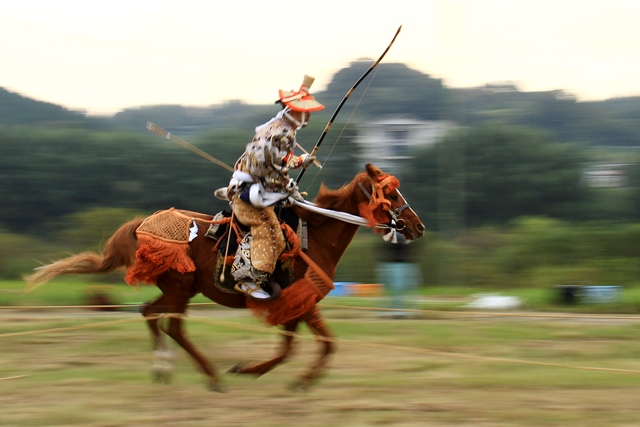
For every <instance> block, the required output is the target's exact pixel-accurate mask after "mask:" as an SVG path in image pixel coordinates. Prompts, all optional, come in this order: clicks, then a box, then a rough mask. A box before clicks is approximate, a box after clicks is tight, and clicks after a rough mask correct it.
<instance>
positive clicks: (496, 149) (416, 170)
mask: <svg viewBox="0 0 640 427" xmlns="http://www.w3.org/2000/svg"><path fill="white" fill-rule="evenodd" d="M586 159H587V157H586V155H585V153H584V152H583V151H581V150H580V149H578V148H577V147H574V146H570V145H558V144H553V143H551V142H550V141H549V139H548V137H547V136H546V134H544V133H542V132H539V131H533V130H527V129H517V128H496V127H481V128H471V129H465V130H462V131H458V132H455V133H452V134H450V135H449V136H448V137H446V138H445V140H443V141H442V142H440V143H438V144H436V145H434V146H431V147H427V148H424V149H421V150H419V151H418V152H416V154H415V158H414V159H413V161H412V162H411V164H410V166H409V168H408V170H409V171H410V172H409V173H406V174H403V175H402V176H401V179H402V183H403V187H404V186H409V187H410V188H411V189H412V195H413V197H414V199H415V198H416V195H417V202H414V205H415V208H417V211H418V212H425V213H426V217H424V218H423V221H425V223H426V224H427V226H428V227H429V228H431V229H439V230H457V229H461V228H463V227H465V226H470V227H475V226H479V225H483V224H491V223H493V224H504V223H506V222H508V221H509V220H511V219H512V218H517V217H519V216H523V215H544V216H551V217H558V218H576V216H577V214H579V213H580V211H579V210H578V209H577V207H580V205H581V204H583V203H585V202H586V200H587V193H586V190H585V187H584V186H583V185H582V183H581V175H582V170H583V167H584V164H585V161H586ZM576 211H578V212H576Z"/></svg>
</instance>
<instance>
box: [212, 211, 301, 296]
mask: <svg viewBox="0 0 640 427" xmlns="http://www.w3.org/2000/svg"><path fill="white" fill-rule="evenodd" d="M230 216H231V212H229V211H221V212H219V213H218V214H216V215H215V216H214V220H217V221H221V220H223V219H224V218H229V217H230ZM281 219H282V217H281ZM297 219H298V218H297V216H296V217H293V216H288V217H287V220H282V222H281V228H282V232H283V234H284V237H285V243H286V247H285V250H284V251H283V253H282V254H281V255H280V258H279V259H278V262H277V264H276V268H275V270H274V271H273V274H272V275H271V276H270V278H269V282H268V283H265V284H263V288H264V289H265V291H266V292H267V293H269V294H270V295H274V294H276V293H277V294H279V293H280V292H281V291H282V290H283V289H286V288H288V287H289V286H291V285H292V284H293V281H294V276H293V274H294V270H293V259H294V257H295V255H296V254H297V252H298V251H299V248H300V244H301V243H300V238H299V237H298V235H297V234H296V233H295V232H294V231H293V228H292V226H291V225H290V224H294V223H295V222H297ZM229 227H231V230H229ZM298 228H299V229H300V230H304V228H303V227H298ZM248 233H249V227H246V226H244V225H242V224H239V223H238V222H235V223H233V224H230V223H229V222H221V223H212V224H211V225H210V226H209V229H208V230H207V232H206V234H205V236H207V237H208V238H210V239H212V240H214V241H215V242H216V246H215V251H216V253H217V255H216V268H215V274H214V278H213V280H214V284H215V286H216V287H217V288H218V289H220V290H221V291H223V292H227V293H234V294H235V293H239V292H238V291H237V290H236V289H235V285H236V284H237V281H235V280H234V279H233V276H232V274H231V267H232V265H233V262H234V259H235V254H236V251H237V250H238V247H239V242H240V241H241V240H242V239H243V238H244V237H245V236H246V235H247V234H248ZM225 254H226V256H225Z"/></svg>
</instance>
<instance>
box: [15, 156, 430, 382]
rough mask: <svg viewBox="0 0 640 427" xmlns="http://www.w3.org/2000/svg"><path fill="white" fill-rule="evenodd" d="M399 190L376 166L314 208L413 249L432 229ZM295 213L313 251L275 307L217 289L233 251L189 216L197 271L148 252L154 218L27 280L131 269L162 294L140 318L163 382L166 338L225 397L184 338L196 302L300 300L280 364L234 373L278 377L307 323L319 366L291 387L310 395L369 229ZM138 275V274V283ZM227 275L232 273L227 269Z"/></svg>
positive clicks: (197, 216)
mask: <svg viewBox="0 0 640 427" xmlns="http://www.w3.org/2000/svg"><path fill="white" fill-rule="evenodd" d="M399 185H400V182H399V181H398V180H397V179H396V178H395V177H393V176H392V175H389V174H387V173H384V172H383V171H382V170H381V169H379V168H378V167H376V166H375V165H373V164H371V163H368V164H366V166H365V171H364V172H360V173H358V174H357V175H356V176H355V177H354V179H353V180H352V181H351V182H350V183H348V184H345V185H343V186H342V187H341V188H339V189H337V190H330V189H329V188H327V187H326V186H325V185H324V184H322V185H321V187H320V189H319V191H318V195H317V196H316V198H315V199H314V204H315V206H317V207H319V208H324V209H327V210H330V211H332V212H339V213H344V214H347V215H351V216H353V217H357V218H360V219H364V220H366V224H367V225H368V226H371V227H377V228H374V231H375V232H377V233H379V234H384V233H385V232H386V231H388V232H389V233H387V234H386V235H385V237H387V236H389V235H396V234H395V233H399V234H401V235H402V236H403V238H404V240H406V243H409V242H411V241H414V240H416V239H419V238H420V237H422V236H423V234H424V232H425V226H424V225H423V224H422V222H421V221H420V218H419V217H418V215H417V214H416V213H415V212H414V211H413V209H411V207H410V205H409V203H408V202H407V201H406V199H405V198H404V197H403V196H402V194H401V193H400V192H399V190H398V187H399ZM285 209H287V208H285ZM291 209H292V210H293V211H294V212H295V213H296V214H297V215H298V217H299V218H300V219H301V220H303V221H305V222H306V224H307V239H308V245H307V246H308V247H307V249H306V251H304V252H303V251H302V250H299V251H298V254H297V256H296V258H295V259H296V263H295V264H294V265H295V267H294V268H293V276H294V277H293V283H294V284H293V285H291V286H290V287H288V288H286V289H283V290H282V293H281V295H280V297H279V298H278V299H276V300H275V301H270V302H264V303H263V302H255V301H251V300H250V299H249V298H248V297H246V296H245V295H244V294H240V293H238V292H229V291H225V290H222V289H221V288H220V286H216V283H215V282H216V280H215V276H216V274H219V273H220V272H219V271H217V268H219V264H217V263H216V258H218V257H217V255H219V254H221V253H222V251H224V250H225V248H224V247H219V246H217V243H218V242H216V241H214V240H213V239H210V238H207V237H206V236H205V234H206V233H207V230H208V227H209V226H210V225H211V224H212V223H216V221H215V219H214V216H211V215H206V214H202V213H198V212H192V211H187V210H177V212H178V214H179V215H181V216H184V217H185V218H188V221H189V224H190V225H191V233H192V236H191V237H195V238H193V239H192V240H190V241H189V242H186V243H182V246H183V249H181V250H183V251H184V253H183V255H184V256H186V258H187V259H186V261H187V262H188V263H191V268H183V267H178V266H176V264H175V263H173V264H172V263H171V262H168V261H167V259H166V258H167V257H166V256H165V255H161V256H155V255H157V253H158V251H159V250H158V249H155V248H153V247H151V248H149V247H146V249H145V250H143V245H142V242H143V241H144V239H143V237H148V236H146V235H145V233H144V232H142V227H141V226H142V225H143V224H145V221H147V220H148V219H149V218H151V217H147V218H135V219H133V220H131V221H129V222H126V223H125V224H123V225H122V226H120V228H119V229H118V230H117V231H116V232H115V233H114V234H113V235H112V236H111V238H110V239H109V240H108V241H107V242H106V244H105V245H104V248H103V251H102V254H97V253H93V252H83V253H80V254H77V255H71V256H69V257H67V258H64V259H62V260H59V261H57V262H53V263H51V264H47V265H44V266H42V267H38V268H36V269H35V272H33V273H32V274H30V275H28V276H25V277H24V278H25V280H26V282H27V289H33V288H35V287H36V286H39V285H41V284H44V283H46V282H47V281H49V280H51V279H53V278H54V277H57V276H59V275H64V274H88V273H107V272H111V271H114V270H116V269H123V268H124V269H126V270H127V272H128V273H127V277H126V280H127V282H128V283H130V284H135V282H136V280H138V281H140V280H142V281H145V280H146V281H147V282H149V283H152V284H155V285H156V286H157V288H158V289H159V290H160V291H161V292H162V294H161V295H160V296H159V297H157V299H155V300H153V301H150V302H148V303H146V304H144V305H143V306H142V307H141V310H140V311H141V314H142V315H143V316H144V317H145V320H146V322H147V325H148V327H149V330H150V331H151V337H152V349H153V354H154V356H155V357H156V362H155V363H154V366H155V367H159V368H158V370H157V371H156V375H157V379H162V378H163V375H168V374H167V371H168V370H169V369H167V364H169V366H170V355H171V352H170V351H169V350H168V347H167V343H166V342H165V339H164V335H163V333H164V334H166V335H168V336H169V337H171V338H172V339H173V340H174V341H175V342H176V343H177V344H178V345H180V346H181V347H182V348H183V349H184V350H185V351H186V352H187V353H188V354H189V355H190V356H191V358H192V359H193V361H194V362H195V364H196V365H197V366H198V367H199V368H200V370H201V371H202V373H203V374H204V375H205V377H206V380H207V385H208V387H209V389H211V390H214V391H224V390H223V387H222V380H221V376H220V375H219V374H218V372H217V369H216V367H215V366H214V364H213V363H212V362H211V361H210V360H209V359H208V358H207V357H206V356H205V355H203V354H202V353H201V352H200V351H199V350H198V349H197V348H196V346H195V345H194V344H193V343H192V342H191V341H190V340H189V339H188V338H187V336H186V335H185V333H184V331H183V317H184V314H185V312H186V310H187V307H188V305H189V301H190V300H191V298H193V297H194V296H195V295H197V294H198V293H201V294H202V295H204V296H205V297H207V298H208V299H210V300H212V301H214V302H215V303H218V304H220V305H223V306H226V307H231V308H251V309H254V312H255V314H257V315H265V314H267V313H270V312H272V311H274V304H279V303H281V302H284V303H286V302H287V301H290V300H292V299H296V298H297V300H296V302H295V303H293V304H288V305H286V304H285V312H288V314H289V315H288V316H286V315H285V316H284V317H280V318H276V319H271V320H270V323H271V324H272V325H277V326H278V327H281V328H282V329H283V340H284V341H283V343H282V346H281V349H280V350H279V352H278V353H277V354H276V355H275V357H273V358H271V359H269V360H266V361H262V362H252V363H250V362H240V363H238V364H237V365H235V366H234V367H232V368H231V369H230V370H229V371H228V372H231V373H235V374H247V375H254V376H261V375H264V374H266V373H267V372H269V371H271V370H272V369H274V368H275V367H276V366H278V365H279V364H281V363H282V362H284V361H285V360H286V359H287V358H288V356H289V353H290V351H291V349H292V343H293V339H294V334H295V331H296V330H297V328H298V326H299V324H300V323H301V322H304V323H305V324H306V325H307V326H308V328H309V330H310V331H311V332H312V333H313V334H314V335H315V336H316V337H317V338H318V340H317V341H318V342H319V343H320V346H321V351H320V352H319V355H318V356H317V359H315V360H314V361H313V363H312V364H311V366H310V367H309V368H308V369H307V370H306V371H305V373H303V374H302V375H301V376H300V377H299V378H297V379H296V380H295V381H294V383H293V384H292V385H291V387H292V388H299V389H307V388H308V387H310V386H311V385H312V384H313V383H314V382H315V381H316V380H317V379H318V378H319V377H320V376H321V375H322V374H323V373H324V371H325V369H326V364H327V362H328V359H329V357H330V356H331V355H332V354H333V353H334V352H335V341H334V339H333V337H332V335H331V333H330V331H329V329H328V328H327V326H326V324H325V322H324V320H323V318H322V316H321V315H320V312H319V309H318V307H317V304H318V302H319V301H320V300H321V299H322V298H323V297H324V296H325V295H326V294H327V293H328V292H329V291H330V289H331V288H333V279H334V275H335V270H336V266H337V265H338V262H339V261H340V258H341V257H342V255H343V254H344V252H345V251H346V250H347V247H348V246H349V244H350V243H351V241H352V240H353V238H354V236H355V234H356V232H357V230H358V228H359V227H360V226H361V225H363V224H358V223H357V222H356V223H354V222H353V221H345V220H343V219H342V218H333V217H330V216H326V215H324V214H322V213H318V212H313V211H309V210H306V209H303V208H301V207H299V206H295V205H294V206H292V207H291ZM172 210H173V208H172ZM396 236H397V235H396ZM398 237H399V236H398ZM145 251H146V252H145ZM143 252H144V253H143ZM154 256H155V257H154ZM300 257H303V258H304V259H303V262H298V260H299V259H300ZM160 264H162V265H160ZM217 265H218V267H216V266H217ZM305 265H306V268H305ZM140 266H142V267H140ZM312 267H313V268H312ZM136 269H138V271H137V273H134V274H133V275H132V272H133V271H135V270H136ZM154 269H155V270H154ZM151 270H153V271H155V273H153V274H151V273H150V271H151ZM140 271H143V274H140ZM222 271H223V272H224V269H223V270H222ZM223 274H224V273H223ZM132 276H133V277H132ZM151 276H152V277H151ZM313 276H315V277H316V279H317V277H318V276H319V277H320V280H315V282H316V283H317V282H320V286H321V287H322V286H323V285H322V284H323V283H324V287H325V289H324V290H322V291H321V292H318V289H317V288H314V285H313V282H314V277H313ZM327 282H329V283H328V284H327ZM298 283H302V284H305V285H308V287H310V288H314V289H313V291H310V292H305V291H304V290H303V289H302V286H297V287H296V284H298ZM280 308H282V307H280ZM162 316H165V317H168V320H167V325H165V324H160V323H159V320H160V319H161V318H162ZM268 323H269V322H268Z"/></svg>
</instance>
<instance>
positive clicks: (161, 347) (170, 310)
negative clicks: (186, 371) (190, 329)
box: [142, 294, 222, 391]
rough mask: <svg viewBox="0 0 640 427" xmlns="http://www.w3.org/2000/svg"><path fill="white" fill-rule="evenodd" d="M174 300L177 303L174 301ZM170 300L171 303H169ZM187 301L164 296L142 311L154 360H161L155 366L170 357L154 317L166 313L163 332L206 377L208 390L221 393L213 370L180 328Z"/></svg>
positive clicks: (186, 299) (156, 319) (165, 361)
mask: <svg viewBox="0 0 640 427" xmlns="http://www.w3.org/2000/svg"><path fill="white" fill-rule="evenodd" d="M176 299H177V300H178V301H175V300H176ZM171 300H173V301H172V302H171ZM188 300H189V298H175V296H174V298H169V297H168V296H167V295H166V294H164V295H162V296H161V297H160V298H158V299H157V300H155V301H154V302H152V303H151V304H149V305H147V306H146V307H145V308H144V309H143V312H142V314H143V315H144V316H145V317H147V324H148V325H149V329H150V330H151V335H152V339H153V340H154V353H155V354H154V355H155V356H156V359H158V358H160V360H161V361H160V363H158V362H156V365H158V364H159V365H160V366H162V364H163V363H164V364H166V363H167V355H170V350H169V349H168V346H167V345H166V343H165V341H164V339H163V336H162V334H161V333H160V325H159V323H158V322H159V320H160V319H159V318H157V317H155V315H158V314H161V313H167V314H169V325H168V327H166V328H165V329H164V332H165V333H166V334H167V335H169V336H170V337H171V338H173V340H174V341H175V342H176V343H178V344H179V345H180V347H182V348H183V349H184V350H185V351H186V352H187V353H189V355H190V356H191V357H192V358H193V360H194V361H195V362H196V364H197V365H198V366H199V367H200V369H201V370H202V372H203V373H204V374H205V375H206V376H207V378H208V381H209V388H210V389H211V390H214V391H222V389H221V387H220V381H219V379H218V375H217V374H216V371H215V368H214V367H213V365H212V364H211V362H210V361H209V360H208V359H207V358H206V357H205V356H204V355H203V354H202V353H200V352H199V351H198V350H197V349H196V347H195V346H194V345H193V343H191V341H190V340H189V339H188V338H187V337H186V334H185V332H184V329H183V327H182V315H183V314H184V313H185V311H186V309H187V304H188Z"/></svg>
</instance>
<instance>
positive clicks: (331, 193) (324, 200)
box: [314, 173, 367, 214]
mask: <svg viewBox="0 0 640 427" xmlns="http://www.w3.org/2000/svg"><path fill="white" fill-rule="evenodd" d="M363 178H367V174H364V173H362V174H359V175H357V176H356V177H355V178H354V179H353V180H352V181H351V182H350V183H348V184H345V185H343V186H342V187H340V188H339V189H337V190H331V189H329V188H328V187H327V186H325V185H324V184H321V185H320V190H318V196H317V197H316V198H315V200H314V202H315V203H316V204H317V205H318V206H320V207H321V208H325V209H332V210H336V211H341V212H348V213H351V214H357V212H358V203H361V202H362V200H363V198H364V193H363V194H362V196H360V197H356V196H354V191H355V190H356V188H357V185H358V182H359V181H360V180H361V179H363Z"/></svg>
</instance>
